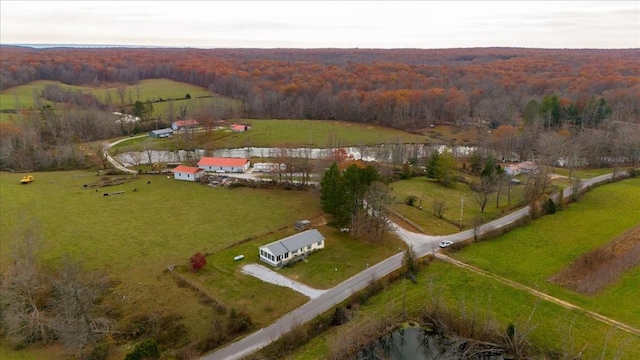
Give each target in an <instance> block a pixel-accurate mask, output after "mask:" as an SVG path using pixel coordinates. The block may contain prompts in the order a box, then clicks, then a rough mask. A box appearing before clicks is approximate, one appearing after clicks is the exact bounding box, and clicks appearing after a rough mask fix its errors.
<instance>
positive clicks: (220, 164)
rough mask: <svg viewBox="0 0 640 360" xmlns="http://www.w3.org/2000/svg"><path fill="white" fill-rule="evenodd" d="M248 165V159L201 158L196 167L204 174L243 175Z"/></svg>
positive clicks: (249, 163)
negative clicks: (204, 172)
mask: <svg viewBox="0 0 640 360" xmlns="http://www.w3.org/2000/svg"><path fill="white" fill-rule="evenodd" d="M250 165H251V162H250V161H249V159H244V158H214V157H203V158H200V161H198V167H199V168H200V169H203V170H204V171H206V172H231V173H243V172H246V171H247V170H248V169H249V166H250Z"/></svg>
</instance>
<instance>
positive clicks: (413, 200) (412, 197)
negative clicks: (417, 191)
mask: <svg viewBox="0 0 640 360" xmlns="http://www.w3.org/2000/svg"><path fill="white" fill-rule="evenodd" d="M417 201H418V197H417V196H415V195H409V196H407V197H406V198H405V199H404V203H405V204H407V205H409V206H415V205H416V202H417Z"/></svg>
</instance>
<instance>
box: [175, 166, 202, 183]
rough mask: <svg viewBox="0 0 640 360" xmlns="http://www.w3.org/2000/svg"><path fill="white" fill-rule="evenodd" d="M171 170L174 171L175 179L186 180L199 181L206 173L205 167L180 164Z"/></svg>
mask: <svg viewBox="0 0 640 360" xmlns="http://www.w3.org/2000/svg"><path fill="white" fill-rule="evenodd" d="M171 171H172V172H173V178H174V179H176V180H186V181H197V180H198V179H200V178H201V177H203V176H204V174H205V172H204V170H203V169H200V168H197V167H193V166H185V165H178V166H176V168H175V169H173V170H171Z"/></svg>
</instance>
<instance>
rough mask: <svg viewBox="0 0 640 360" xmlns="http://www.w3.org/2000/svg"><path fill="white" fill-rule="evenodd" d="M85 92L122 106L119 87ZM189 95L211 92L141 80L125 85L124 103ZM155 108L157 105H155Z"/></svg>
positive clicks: (189, 86) (189, 85) (170, 82)
mask: <svg viewBox="0 0 640 360" xmlns="http://www.w3.org/2000/svg"><path fill="white" fill-rule="evenodd" d="M85 91H88V92H90V93H92V94H93V95H94V96H95V97H96V98H98V99H99V100H100V101H101V102H102V103H105V104H106V103H107V98H108V97H109V96H110V97H111V103H112V104H120V95H119V93H118V85H111V86H108V87H102V88H89V87H87V88H85ZM187 94H189V95H191V98H192V99H193V98H196V97H200V96H210V95H211V93H210V92H209V90H207V89H205V88H202V87H199V86H196V85H191V84H187V83H183V82H178V81H173V80H169V79H148V80H141V81H140V83H138V84H136V85H125V87H124V102H125V104H127V105H128V104H133V103H134V102H136V101H142V102H146V101H158V100H160V99H163V100H167V99H183V98H184V97H185V96H186V95H187ZM153 105H154V107H155V105H156V104H153Z"/></svg>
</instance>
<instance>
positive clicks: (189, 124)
mask: <svg viewBox="0 0 640 360" xmlns="http://www.w3.org/2000/svg"><path fill="white" fill-rule="evenodd" d="M199 125H200V123H199V122H198V121H197V120H177V121H174V122H173V123H171V129H173V131H178V130H182V129H189V128H195V127H198V126H199Z"/></svg>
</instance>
